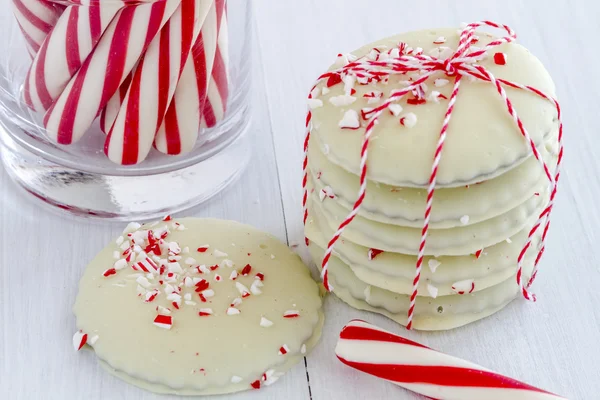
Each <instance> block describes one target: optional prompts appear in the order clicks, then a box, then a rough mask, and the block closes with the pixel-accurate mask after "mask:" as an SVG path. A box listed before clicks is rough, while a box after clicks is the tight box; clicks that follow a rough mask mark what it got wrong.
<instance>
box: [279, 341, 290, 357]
mask: <svg viewBox="0 0 600 400" xmlns="http://www.w3.org/2000/svg"><path fill="white" fill-rule="evenodd" d="M289 352H290V348H289V347H288V345H287V344H284V345H283V346H281V347H280V348H279V355H280V356H284V355H286V354H287V353H289Z"/></svg>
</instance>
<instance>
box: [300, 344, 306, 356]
mask: <svg viewBox="0 0 600 400" xmlns="http://www.w3.org/2000/svg"><path fill="white" fill-rule="evenodd" d="M300 354H306V345H305V344H303V345H302V346H301V347H300Z"/></svg>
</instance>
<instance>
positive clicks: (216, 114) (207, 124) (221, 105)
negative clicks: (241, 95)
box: [201, 0, 229, 128]
mask: <svg viewBox="0 0 600 400" xmlns="http://www.w3.org/2000/svg"><path fill="white" fill-rule="evenodd" d="M217 1H222V2H223V3H225V4H224V7H223V11H222V13H221V15H217V18H218V30H219V38H218V41H217V52H216V54H215V61H214V64H213V69H212V73H211V80H210V83H209V84H208V91H207V99H206V102H205V103H204V110H203V112H202V122H201V127H202V128H212V127H214V126H215V125H217V123H219V122H220V121H222V120H223V118H224V117H225V111H226V110H227V101H228V100H229V53H228V52H229V31H228V24H227V4H226V1H225V0H217Z"/></svg>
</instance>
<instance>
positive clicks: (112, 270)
mask: <svg viewBox="0 0 600 400" xmlns="http://www.w3.org/2000/svg"><path fill="white" fill-rule="evenodd" d="M116 273H117V270H116V269H114V268H109V269H107V270H106V271H104V273H102V276H103V277H105V278H108V277H109V276H111V275H115V274H116Z"/></svg>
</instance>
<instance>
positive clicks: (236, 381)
mask: <svg viewBox="0 0 600 400" xmlns="http://www.w3.org/2000/svg"><path fill="white" fill-rule="evenodd" d="M241 381H242V378H240V377H239V376H235V375H234V376H232V377H231V383H240V382H241Z"/></svg>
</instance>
